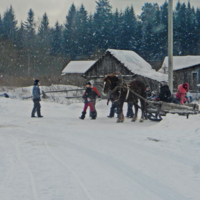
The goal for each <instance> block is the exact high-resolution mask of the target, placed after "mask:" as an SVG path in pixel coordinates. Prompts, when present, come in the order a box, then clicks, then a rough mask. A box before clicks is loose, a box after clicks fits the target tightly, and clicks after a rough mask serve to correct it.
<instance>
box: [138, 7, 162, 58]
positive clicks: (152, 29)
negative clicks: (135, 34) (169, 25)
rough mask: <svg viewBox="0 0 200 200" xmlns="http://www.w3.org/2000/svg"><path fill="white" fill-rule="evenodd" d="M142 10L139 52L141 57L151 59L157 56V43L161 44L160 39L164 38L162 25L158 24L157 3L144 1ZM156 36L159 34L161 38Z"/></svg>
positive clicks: (159, 21)
mask: <svg viewBox="0 0 200 200" xmlns="http://www.w3.org/2000/svg"><path fill="white" fill-rule="evenodd" d="M142 10H143V12H142V13H141V15H140V19H141V20H142V46H141V48H140V52H141V53H142V54H141V55H142V57H144V58H146V59H148V60H153V59H154V58H157V57H158V55H157V53H158V49H159V45H163V42H162V40H163V39H164V38H165V37H164V34H163V32H164V30H163V28H164V26H161V25H160V23H161V18H160V11H159V6H158V4H151V3H146V4H145V5H144V6H143V8H142ZM163 23H164V22H163ZM158 36H161V38H162V39H160V38H159V37H158ZM147 52H148V53H147ZM160 54H162V52H160Z"/></svg>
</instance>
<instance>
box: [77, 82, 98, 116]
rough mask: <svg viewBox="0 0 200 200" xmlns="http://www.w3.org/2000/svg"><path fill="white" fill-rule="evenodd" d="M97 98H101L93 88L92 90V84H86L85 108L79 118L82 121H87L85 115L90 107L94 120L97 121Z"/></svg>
mask: <svg viewBox="0 0 200 200" xmlns="http://www.w3.org/2000/svg"><path fill="white" fill-rule="evenodd" d="M96 96H98V98H101V96H100V95H98V94H97V93H96V92H95V91H94V90H93V88H91V83H90V82H87V83H86V90H85V92H84V94H83V99H84V108H83V112H82V115H81V117H79V118H80V119H85V115H86V111H87V108H88V107H90V110H91V117H92V119H96V112H95V109H94V102H95V99H96Z"/></svg>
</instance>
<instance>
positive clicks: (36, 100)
mask: <svg viewBox="0 0 200 200" xmlns="http://www.w3.org/2000/svg"><path fill="white" fill-rule="evenodd" d="M39 86H40V81H39V80H35V82H34V86H33V90H32V94H33V103H34V106H33V110H32V113H31V117H35V112H37V116H38V117H43V116H42V115H41V111H40V109H41V105H40V101H41V99H40V88H39Z"/></svg>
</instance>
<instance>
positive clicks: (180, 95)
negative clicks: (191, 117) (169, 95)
mask: <svg viewBox="0 0 200 200" xmlns="http://www.w3.org/2000/svg"><path fill="white" fill-rule="evenodd" d="M187 92H189V84H188V83H184V84H182V85H179V86H178V91H177V93H176V95H175V96H176V98H177V99H178V100H179V101H180V104H184V103H185V102H186V101H187V98H186V97H185V96H186V94H187Z"/></svg>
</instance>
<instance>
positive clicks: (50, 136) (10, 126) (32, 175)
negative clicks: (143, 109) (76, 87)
mask: <svg viewBox="0 0 200 200" xmlns="http://www.w3.org/2000/svg"><path fill="white" fill-rule="evenodd" d="M41 104H42V114H43V115H44V118H42V119H38V118H30V113H31V109H32V102H31V101H20V100H12V99H5V98H0V112H1V114H0V199H1V200H12V199H14V200H32V199H33V200H68V199H69V200H133V199H134V200H184V199H193V200H198V199H199V196H200V195H199V194H200V193H199V186H200V123H199V121H200V116H191V117H190V118H189V119H188V120H187V119H185V117H182V116H177V115H168V116H167V117H166V118H165V119H164V120H163V121H162V122H160V123H155V122H151V121H145V122H144V123H140V122H135V123H133V122H130V119H126V120H125V123H123V124H117V123H116V118H115V119H107V118H106V115H108V113H109V107H108V106H106V101H101V102H99V103H98V104H97V110H98V118H97V120H90V119H89V117H88V115H87V118H86V119H85V120H80V119H78V117H79V116H80V114H81V111H82V107H83V104H82V103H76V104H72V105H70V106H66V105H60V104H55V103H45V102H42V103H41ZM148 138H153V139H157V140H159V141H158V142H156V141H153V140H151V139H148Z"/></svg>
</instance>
